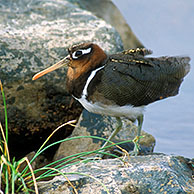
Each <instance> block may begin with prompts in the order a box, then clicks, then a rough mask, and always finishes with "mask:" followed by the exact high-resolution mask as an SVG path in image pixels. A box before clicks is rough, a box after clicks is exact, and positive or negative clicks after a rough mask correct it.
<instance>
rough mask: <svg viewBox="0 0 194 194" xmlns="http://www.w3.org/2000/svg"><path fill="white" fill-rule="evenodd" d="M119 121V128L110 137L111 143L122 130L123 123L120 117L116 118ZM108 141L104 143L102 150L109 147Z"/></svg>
mask: <svg viewBox="0 0 194 194" xmlns="http://www.w3.org/2000/svg"><path fill="white" fill-rule="evenodd" d="M116 120H117V127H116V129H115V130H114V131H113V132H112V134H111V135H110V136H109V138H108V141H111V139H112V138H113V137H114V136H115V135H116V134H117V133H118V132H119V131H120V130H121V128H122V121H121V118H120V117H116ZM108 141H106V142H105V143H104V145H103V146H102V147H101V148H104V147H105V146H107V145H108V143H109V142H108Z"/></svg>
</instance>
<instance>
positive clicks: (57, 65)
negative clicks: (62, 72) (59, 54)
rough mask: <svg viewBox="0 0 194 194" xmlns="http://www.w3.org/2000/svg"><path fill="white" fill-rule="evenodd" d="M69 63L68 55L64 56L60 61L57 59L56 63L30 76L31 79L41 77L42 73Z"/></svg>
mask: <svg viewBox="0 0 194 194" xmlns="http://www.w3.org/2000/svg"><path fill="white" fill-rule="evenodd" d="M68 64H69V56H67V57H65V58H64V59H62V60H61V61H59V62H58V63H56V64H54V65H52V66H51V67H48V68H47V69H45V70H43V71H41V72H39V73H37V74H35V75H34V76H33V78H32V80H36V79H38V78H40V77H42V76H43V75H45V74H47V73H49V72H51V71H54V70H56V69H59V68H60V67H64V66H66V65H68Z"/></svg>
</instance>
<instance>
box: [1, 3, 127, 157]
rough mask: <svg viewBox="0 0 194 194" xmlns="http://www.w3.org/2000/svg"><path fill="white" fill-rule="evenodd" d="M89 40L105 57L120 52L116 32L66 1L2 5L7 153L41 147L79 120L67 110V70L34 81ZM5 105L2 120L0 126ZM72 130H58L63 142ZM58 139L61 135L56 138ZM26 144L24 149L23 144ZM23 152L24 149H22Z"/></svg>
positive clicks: (74, 108) (76, 113)
mask: <svg viewBox="0 0 194 194" xmlns="http://www.w3.org/2000/svg"><path fill="white" fill-rule="evenodd" d="M84 41H92V42H96V43H97V44H99V45H100V46H101V47H102V48H103V49H104V50H106V51H107V52H108V53H114V52H118V51H121V50H123V46H122V42H121V38H120V36H119V34H118V33H117V32H116V30H115V29H114V28H113V27H112V26H111V25H109V24H107V23H106V22H105V21H104V20H102V19H99V18H97V17H96V16H95V15H93V14H92V13H91V12H89V11H86V10H83V9H80V8H79V6H78V5H75V4H72V3H71V2H70V1H66V0H64V1H61V0H45V1H39V0H33V1H31V0H16V1H11V0H10V1H1V2H0V68H1V69H0V79H1V80H2V82H3V86H4V91H5V94H6V100H7V111H8V118H9V130H10V137H9V138H10V141H9V143H10V148H12V149H13V152H14V153H16V150H14V149H15V148H17V147H18V146H19V147H18V150H17V151H21V153H20V155H24V154H25V153H24V152H25V148H26V147H31V149H32V150H33V149H35V147H37V146H39V145H40V144H41V143H42V142H43V140H45V139H46V137H47V136H48V135H49V134H50V133H51V131H52V130H54V129H55V128H56V127H57V126H58V125H60V124H62V123H64V122H66V121H69V120H72V119H75V118H78V117H79V115H80V114H81V111H82V108H81V107H80V106H79V105H78V104H73V106H72V107H70V100H71V97H70V96H69V95H68V94H67V93H66V90H65V84H64V83H65V73H66V69H61V70H59V71H56V72H53V73H51V74H49V75H47V76H44V77H43V78H41V79H39V80H37V81H32V80H31V79H32V76H33V75H34V74H35V73H37V72H38V71H40V70H42V69H44V68H46V67H48V66H49V65H51V64H54V63H55V62H57V61H58V60H60V59H61V58H63V57H65V56H66V54H67V51H66V49H67V48H68V47H69V46H70V45H72V44H75V43H80V42H84ZM2 105H3V103H2V101H1V102H0V115H1V117H0V121H1V122H2V123H4V118H3V116H2V115H4V113H3V111H4V110H3V106H2ZM70 129H71V130H72V127H69V128H65V129H64V130H61V132H60V133H61V138H63V137H64V136H65V135H66V136H67V135H68V131H69V130H70ZM59 136H60V134H59ZM24 144H25V147H23V145H24ZM21 148H22V149H21Z"/></svg>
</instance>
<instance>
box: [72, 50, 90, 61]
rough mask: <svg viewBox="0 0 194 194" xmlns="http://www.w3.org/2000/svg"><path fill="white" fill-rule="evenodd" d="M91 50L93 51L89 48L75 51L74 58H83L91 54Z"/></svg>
mask: <svg viewBox="0 0 194 194" xmlns="http://www.w3.org/2000/svg"><path fill="white" fill-rule="evenodd" d="M91 50H92V49H91V48H87V49H80V50H77V51H74V52H73V53H72V58H73V59H78V58H79V57H81V56H83V55H86V54H89V53H90V52H91Z"/></svg>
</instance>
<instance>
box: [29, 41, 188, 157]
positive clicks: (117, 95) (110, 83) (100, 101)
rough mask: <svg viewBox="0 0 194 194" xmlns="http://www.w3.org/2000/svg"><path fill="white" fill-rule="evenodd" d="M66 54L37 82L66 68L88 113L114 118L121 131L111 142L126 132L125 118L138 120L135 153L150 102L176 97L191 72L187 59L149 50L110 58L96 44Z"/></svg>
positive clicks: (79, 46)
mask: <svg viewBox="0 0 194 194" xmlns="http://www.w3.org/2000/svg"><path fill="white" fill-rule="evenodd" d="M68 53H69V54H68V55H67V56H66V57H65V58H64V59H62V60H61V61H59V62H57V63H56V64H54V65H52V66H51V67H48V68H47V69H45V70H43V71H41V72H39V73H37V74H35V75H34V76H33V78H32V79H33V80H36V79H38V78H40V77H41V76H43V75H45V74H47V73H49V72H52V71H54V70H56V69H58V68H60V67H64V66H67V67H68V70H67V75H66V88H67V91H68V92H69V94H71V95H72V96H73V98H75V99H76V100H78V101H79V102H80V103H81V104H82V106H83V107H84V108H85V109H86V110H88V111H89V112H92V113H96V114H101V115H108V116H112V117H116V120H117V127H116V128H115V129H114V131H113V132H112V134H111V135H110V137H109V138H108V141H106V142H105V144H104V145H103V146H102V148H104V147H105V146H106V145H107V144H108V142H109V141H110V140H111V139H112V138H113V137H114V136H115V135H116V134H117V133H118V132H119V131H120V130H121V129H122V118H123V117H124V118H127V119H129V120H130V121H132V122H135V121H136V120H137V124H138V126H137V136H136V138H135V139H134V141H133V142H134V150H133V151H132V153H131V154H132V155H138V153H139V149H140V147H139V138H140V136H141V129H142V124H143V115H144V112H145V108H146V106H147V105H148V104H150V103H153V102H156V101H158V100H162V99H165V98H168V97H170V96H175V95H177V94H178V92H179V87H180V85H181V83H182V81H183V78H184V77H185V76H186V75H187V74H188V72H189V71H190V64H189V61H190V58H189V57H187V56H161V57H151V56H149V57H148V55H150V54H152V51H151V50H149V49H146V48H135V49H128V50H124V51H122V52H118V53H115V54H107V53H106V52H105V51H104V50H103V49H102V48H101V47H100V46H98V45H97V44H96V43H92V42H83V43H80V44H76V45H73V46H71V47H69V48H68Z"/></svg>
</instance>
